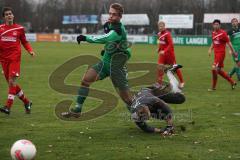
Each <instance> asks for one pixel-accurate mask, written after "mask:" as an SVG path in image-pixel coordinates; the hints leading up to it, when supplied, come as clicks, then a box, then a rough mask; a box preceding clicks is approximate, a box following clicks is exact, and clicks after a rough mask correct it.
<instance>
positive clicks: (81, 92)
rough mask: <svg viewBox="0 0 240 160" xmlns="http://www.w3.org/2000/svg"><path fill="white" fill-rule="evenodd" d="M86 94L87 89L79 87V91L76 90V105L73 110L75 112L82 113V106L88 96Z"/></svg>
mask: <svg viewBox="0 0 240 160" xmlns="http://www.w3.org/2000/svg"><path fill="white" fill-rule="evenodd" d="M88 93H89V88H88V87H80V89H79V90H78V96H77V105H76V107H75V109H74V110H76V111H77V112H81V111H82V106H83V103H84V101H85V100H86V98H87V96H88Z"/></svg>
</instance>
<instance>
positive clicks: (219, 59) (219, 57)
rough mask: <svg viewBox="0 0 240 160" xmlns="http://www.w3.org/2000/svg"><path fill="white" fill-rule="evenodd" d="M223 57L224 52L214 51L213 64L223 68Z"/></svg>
mask: <svg viewBox="0 0 240 160" xmlns="http://www.w3.org/2000/svg"><path fill="white" fill-rule="evenodd" d="M224 59H225V54H223V53H215V54H214V62H213V66H214V67H220V68H223V67H224Z"/></svg>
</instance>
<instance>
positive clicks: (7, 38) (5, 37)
mask: <svg viewBox="0 0 240 160" xmlns="http://www.w3.org/2000/svg"><path fill="white" fill-rule="evenodd" d="M1 41H3V42H16V41H17V38H16V37H10V36H2V37H1Z"/></svg>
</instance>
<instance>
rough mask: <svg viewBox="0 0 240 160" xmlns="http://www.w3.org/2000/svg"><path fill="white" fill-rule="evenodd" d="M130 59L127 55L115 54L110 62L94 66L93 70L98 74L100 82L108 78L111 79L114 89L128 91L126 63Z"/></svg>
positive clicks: (102, 62) (101, 62)
mask: <svg viewBox="0 0 240 160" xmlns="http://www.w3.org/2000/svg"><path fill="white" fill-rule="evenodd" d="M127 60H128V57H127V56H126V54H125V53H121V52H120V53H117V54H114V55H113V56H112V58H111V60H110V62H104V61H100V62H99V63H97V64H95V65H93V66H92V68H93V69H94V70H95V71H96V72H97V73H98V76H99V80H103V79H105V78H106V77H110V79H111V80H112V83H113V85H114V87H116V88H118V89H119V90H121V91H123V90H128V88H129V86H128V80H127V67H126V62H127Z"/></svg>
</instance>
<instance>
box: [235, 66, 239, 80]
mask: <svg viewBox="0 0 240 160" xmlns="http://www.w3.org/2000/svg"><path fill="white" fill-rule="evenodd" d="M236 73H237V77H238V80H240V67H236Z"/></svg>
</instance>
